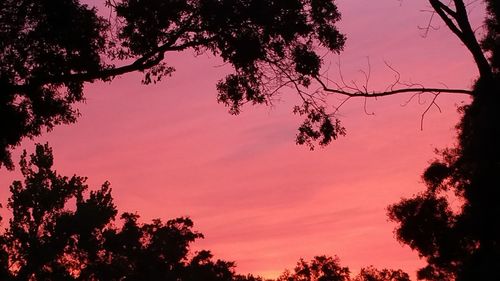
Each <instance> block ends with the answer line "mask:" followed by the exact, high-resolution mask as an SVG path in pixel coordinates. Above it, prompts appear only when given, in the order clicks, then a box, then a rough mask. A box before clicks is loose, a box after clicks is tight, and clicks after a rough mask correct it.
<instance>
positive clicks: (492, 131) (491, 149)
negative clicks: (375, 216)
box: [389, 0, 500, 281]
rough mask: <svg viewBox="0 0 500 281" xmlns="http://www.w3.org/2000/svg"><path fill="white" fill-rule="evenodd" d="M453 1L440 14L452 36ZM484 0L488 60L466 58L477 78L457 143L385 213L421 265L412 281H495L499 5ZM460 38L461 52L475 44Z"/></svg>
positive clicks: (499, 255) (499, 191)
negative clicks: (420, 184) (421, 185)
mask: <svg viewBox="0 0 500 281" xmlns="http://www.w3.org/2000/svg"><path fill="white" fill-rule="evenodd" d="M431 2H436V1H431ZM455 2H456V3H455V6H456V13H452V12H448V11H445V12H446V14H447V15H449V16H450V17H451V16H454V17H455V19H456V20H457V22H458V26H459V27H460V29H458V28H459V27H456V28H457V30H455V31H454V32H455V33H456V34H459V35H460V34H462V33H460V32H463V28H464V27H463V26H466V23H464V21H468V19H467V15H466V13H464V12H460V11H461V9H463V7H461V6H460V5H459V4H461V3H462V4H463V2H462V1H455ZM485 2H486V5H487V11H488V14H487V18H486V26H487V28H488V30H487V31H488V33H487V36H486V37H485V39H484V40H483V41H482V45H483V48H484V50H485V51H487V52H488V53H487V54H488V57H489V60H487V59H486V56H484V55H483V59H484V61H486V64H484V63H483V62H482V61H483V59H481V58H480V57H479V54H476V55H474V58H475V61H476V64H477V65H478V69H479V70H480V76H479V78H478V79H477V82H476V84H475V86H474V89H473V100H472V103H471V104H470V105H466V106H463V107H462V108H460V111H461V112H462V114H463V116H462V119H461V122H460V123H459V124H458V125H457V131H458V143H457V144H456V146H454V147H452V148H448V149H444V150H442V151H440V152H439V153H438V156H439V157H438V158H437V159H436V160H435V161H433V162H432V163H431V164H430V166H429V167H428V168H427V170H426V171H425V172H424V174H423V180H424V182H425V184H426V186H427V188H426V190H425V191H424V192H422V193H420V194H418V195H416V196H414V197H413V198H409V199H403V200H402V201H401V202H400V203H398V204H395V205H393V206H391V207H390V208H389V216H390V218H391V219H392V220H394V221H396V222H398V223H399V226H398V228H397V230H396V235H397V238H398V239H399V240H400V241H401V242H403V243H405V244H408V245H409V246H410V247H411V248H412V249H415V250H417V251H418V253H419V254H420V256H422V257H424V258H425V259H426V260H427V262H428V265H427V266H426V267H424V268H422V269H421V270H420V271H419V272H418V277H419V278H420V279H427V280H460V281H461V280H500V272H499V271H498V268H500V228H499V227H498V225H499V222H500V221H499V218H500V204H498V200H499V199H500V186H499V181H498V176H499V175H500V146H499V144H500V123H499V122H498V121H499V120H500V111H499V110H498V108H499V106H500V96H499V95H500V73H499V71H500V68H499V62H498V57H499V54H500V29H499V28H500V4H499V2H498V1H494V0H488V1H485ZM436 5H437V4H436ZM460 13H462V14H461V16H460ZM447 24H448V23H447ZM452 30H453V29H452ZM464 33H465V32H464ZM460 39H462V41H463V42H468V41H472V40H474V42H475V43H474V42H468V43H467V44H466V46H467V47H468V48H469V46H474V44H477V45H479V44H478V43H477V41H475V38H474V37H466V36H463V38H460ZM472 49H473V48H472V47H470V48H469V50H471V52H473V51H472Z"/></svg>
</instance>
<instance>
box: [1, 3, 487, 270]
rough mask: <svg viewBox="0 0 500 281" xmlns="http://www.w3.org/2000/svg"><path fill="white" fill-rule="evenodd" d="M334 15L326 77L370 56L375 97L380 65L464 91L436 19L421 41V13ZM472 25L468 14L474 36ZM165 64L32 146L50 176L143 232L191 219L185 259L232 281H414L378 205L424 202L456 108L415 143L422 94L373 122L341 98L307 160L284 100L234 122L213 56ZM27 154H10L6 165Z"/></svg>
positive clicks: (392, 103)
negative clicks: (333, 129) (50, 154)
mask: <svg viewBox="0 0 500 281" xmlns="http://www.w3.org/2000/svg"><path fill="white" fill-rule="evenodd" d="M87 2H90V1H87ZM94 2H96V3H97V2H100V1H97V0H96V1H94ZM336 3H337V4H338V6H339V9H340V11H341V13H342V15H343V18H342V21H341V22H340V23H339V27H340V29H341V31H342V32H344V33H345V34H346V35H347V38H348V41H347V43H346V46H345V51H344V52H343V53H342V54H341V55H340V56H337V55H330V56H328V57H327V58H326V60H327V61H330V62H331V66H330V70H329V74H328V76H329V77H330V78H331V79H333V80H335V79H338V76H339V75H338V68H337V66H336V65H335V64H336V63H337V62H338V61H340V62H341V68H342V72H343V75H344V77H346V78H347V79H348V80H352V79H360V80H361V79H362V76H361V75H360V72H359V71H358V70H359V69H366V63H367V57H369V60H370V62H371V71H372V78H371V81H370V84H371V86H372V87H373V89H384V88H385V87H386V86H387V85H389V84H390V83H391V82H392V81H393V73H392V72H390V71H389V70H388V68H387V67H386V66H385V64H384V61H387V62H388V63H390V65H392V66H393V67H394V68H396V69H397V70H398V71H399V72H400V73H401V74H402V77H403V79H405V80H407V81H409V80H411V81H413V82H421V83H423V84H425V85H428V86H436V87H445V86H443V85H446V86H449V87H450V88H469V87H470V85H471V84H472V83H473V79H474V77H475V76H476V73H477V71H476V69H475V68H474V64H473V62H472V58H471V57H470V55H469V54H468V52H467V51H466V49H465V47H463V46H462V44H461V43H460V42H459V41H458V39H456V38H455V37H454V36H453V35H452V34H450V32H449V31H448V30H447V29H446V27H445V26H444V25H443V24H442V23H441V22H440V21H439V20H438V19H436V20H435V21H434V26H435V27H439V29H437V30H433V31H431V33H430V34H429V36H427V37H426V38H423V37H422V34H423V31H422V30H420V29H419V28H418V27H419V26H426V25H427V23H428V21H429V17H430V16H431V14H430V13H428V12H425V11H423V10H426V9H429V8H428V6H427V1H424V0H419V1H415V0H413V1H398V0H377V1H373V0H342V1H336ZM482 15H483V12H482V8H481V7H480V6H478V7H475V8H474V7H473V10H472V11H471V17H472V19H473V22H474V23H476V26H478V25H479V23H480V19H481V17H482ZM167 61H168V62H169V63H170V65H171V66H174V67H175V68H176V69H177V71H176V72H175V73H174V74H173V76H172V77H167V78H165V79H164V80H163V81H162V82H161V83H159V84H156V85H153V86H143V85H141V84H140V80H141V75H140V74H130V75H126V76H123V77H120V78H117V79H116V80H114V81H113V82H112V83H96V84H92V85H90V84H89V85H87V86H86V94H87V95H86V97H87V101H86V103H84V104H81V105H79V109H80V111H81V114H82V116H81V118H80V119H79V120H78V122H77V123H76V124H72V125H65V126H59V127H56V128H55V129H54V130H53V131H52V132H50V133H47V134H44V135H43V136H42V137H39V138H36V139H35V140H34V141H35V142H42V143H44V142H49V144H50V145H51V146H52V147H53V149H54V154H55V167H56V170H57V171H58V172H59V173H60V174H63V175H68V176H69V175H73V174H77V175H81V176H87V177H88V178H89V179H88V183H89V185H90V187H91V188H97V187H98V186H100V185H101V184H102V183H103V182H104V181H106V180H108V181H110V182H111V186H112V188H113V194H114V198H115V202H116V205H117V206H118V208H119V210H120V211H132V212H137V213H138V214H139V215H141V218H142V220H143V221H149V220H150V219H153V218H162V219H165V220H167V219H170V218H174V217H177V216H190V217H191V218H192V219H193V220H194V222H195V229H196V230H198V231H200V232H202V233H203V234H204V235H205V239H203V240H202V241H199V242H197V243H196V245H195V248H196V249H200V248H206V249H210V250H212V252H213V253H214V255H215V256H216V257H217V258H222V259H226V260H233V261H235V262H236V264H237V272H239V273H252V274H257V275H262V276H265V277H276V276H277V275H279V273H281V272H282V271H283V270H284V269H285V268H293V266H294V265H295V263H296V262H297V260H298V259H299V258H301V257H303V258H305V259H311V258H312V257H313V256H315V255H337V256H338V257H339V258H340V260H341V263H342V265H344V266H349V267H350V268H351V270H352V271H353V272H357V271H358V270H359V268H361V267H363V266H368V265H374V266H375V267H379V268H383V267H387V268H401V269H404V270H405V271H407V272H408V273H410V274H411V275H414V273H415V270H416V269H417V268H418V267H419V266H421V265H422V264H423V263H422V261H420V260H419V259H418V255H417V253H416V252H412V251H411V250H410V249H409V248H408V247H406V246H403V245H401V244H399V243H398V242H397V241H396V240H395V238H394V234H393V229H394V227H395V224H393V223H391V222H388V219H387V216H386V207H387V206H388V205H389V204H392V203H396V202H397V201H398V200H399V198H401V197H404V196H411V195H412V194H414V193H417V192H419V191H420V190H423V187H424V186H423V184H422V183H421V180H420V174H421V173H422V171H423V170H424V169H425V167H426V165H427V163H428V162H429V161H430V160H432V158H433V157H434V154H433V150H434V149H435V148H444V147H446V146H447V145H450V144H452V143H453V141H454V136H455V131H454V128H453V127H454V125H455V124H456V123H457V122H458V114H457V112H456V107H457V105H460V104H461V103H462V102H467V101H468V99H467V97H465V96H453V95H450V94H443V95H441V96H440V97H439V98H438V99H437V103H438V104H439V106H440V107H441V109H442V112H441V113H439V111H438V110H437V109H436V108H433V109H432V110H431V111H430V112H429V113H428V114H426V115H425V118H424V128H423V131H422V130H420V121H421V115H422V113H423V112H424V111H425V109H426V108H427V106H428V104H429V102H430V100H431V97H430V96H422V97H421V99H420V100H418V99H414V100H412V101H411V102H410V103H409V104H408V105H406V106H402V105H403V104H404V103H405V102H406V101H407V100H408V98H409V96H405V95H402V96H398V97H389V98H380V99H377V100H368V101H367V111H368V113H371V112H373V113H374V115H368V114H366V113H365V110H364V106H363V102H364V101H363V100H362V99H359V100H351V101H349V102H348V103H346V104H345V105H344V106H343V107H342V108H341V110H340V112H339V117H340V118H341V120H342V122H343V125H344V126H345V127H346V129H347V136H346V137H342V138H340V139H339V140H337V141H335V142H333V143H332V144H331V145H329V146H328V147H326V148H318V149H316V150H315V151H309V149H308V148H307V147H302V146H297V145H295V135H296V132H297V127H298V126H299V125H300V122H301V119H300V117H297V116H294V115H293V114H292V107H293V106H294V105H295V102H297V97H296V96H294V93H293V91H291V90H290V91H289V92H286V91H285V92H284V93H283V95H281V96H280V100H279V101H276V102H275V104H273V106H272V107H266V106H254V107H252V106H248V107H245V108H244V110H243V112H242V113H241V114H240V115H239V116H232V115H229V114H228V113H227V109H226V108H224V106H223V105H221V104H217V101H216V94H217V93H216V89H215V84H216V83H217V81H218V80H219V79H221V78H223V77H224V75H225V74H226V73H227V72H228V67H227V66H225V65H224V64H223V62H222V61H221V60H220V59H219V58H216V57H213V56H212V55H201V56H198V57H195V56H194V55H193V53H192V52H184V53H172V54H169V55H167ZM328 65H329V63H327V65H326V67H328ZM333 101H335V102H336V104H338V103H340V102H341V100H337V99H336V98H335V99H333ZM33 143H34V142H33V141H25V142H24V143H23V145H22V146H21V148H19V149H17V150H16V152H15V155H14V159H15V161H16V162H17V161H18V160H19V154H20V153H21V151H22V149H26V150H28V151H29V152H31V151H33V148H34V146H33ZM19 178H20V175H19V171H18V170H16V171H15V172H7V171H6V170H5V169H2V170H0V184H1V186H2V187H1V188H0V196H1V198H2V200H1V202H2V205H3V206H5V203H6V198H7V197H8V186H9V184H10V183H11V182H12V180H14V179H19ZM4 212H5V210H3V211H2V213H4ZM4 223H5V222H4Z"/></svg>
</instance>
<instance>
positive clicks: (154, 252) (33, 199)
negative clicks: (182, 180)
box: [0, 145, 243, 281]
mask: <svg viewBox="0 0 500 281" xmlns="http://www.w3.org/2000/svg"><path fill="white" fill-rule="evenodd" d="M52 165H53V157H52V151H51V149H50V148H49V147H48V145H37V147H36V153H35V154H33V155H31V156H30V157H28V156H27V155H26V152H25V153H24V155H23V156H22V159H21V162H20V166H21V171H22V173H23V175H24V177H25V180H24V183H22V182H20V181H15V182H14V183H13V184H12V185H11V187H10V190H11V193H12V195H11V197H10V198H9V203H8V208H9V209H10V210H11V211H12V218H11V219H10V221H9V227H8V228H7V229H6V231H5V233H3V234H2V235H0V266H1V268H0V278H1V280H111V281H112V280H125V279H126V280H186V281H195V280H213V281H226V280H227V281H229V280H233V278H236V277H235V274H234V271H233V270H232V268H233V266H234V265H233V263H230V262H226V261H222V260H213V258H212V255H211V253H210V252H208V251H199V252H195V253H193V252H192V251H190V244H191V243H193V242H194V241H195V240H197V239H199V238H202V237H203V236H202V234H201V233H199V232H196V231H193V230H192V228H193V222H192V221H191V220H190V219H189V218H177V219H173V220H169V221H167V222H165V223H164V222H162V221H161V220H159V219H157V220H154V221H153V222H151V223H145V224H141V223H139V222H138V219H139V216H138V215H136V214H131V213H124V214H122V215H121V222H120V223H119V224H120V225H121V227H116V226H115V225H114V223H113V222H114V220H115V217H116V214H117V210H116V207H115V205H114V203H113V198H112V196H111V188H110V187H109V183H104V184H103V185H102V186H101V188H99V189H98V190H96V191H91V192H90V193H89V194H88V196H86V190H87V189H88V186H87V185H86V184H85V180H86V179H85V178H82V177H78V176H73V177H71V178H68V177H64V176H60V175H58V174H57V173H56V172H55V171H54V170H52ZM242 278H243V277H242ZM242 280H243V279H242Z"/></svg>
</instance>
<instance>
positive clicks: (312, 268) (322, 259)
mask: <svg viewBox="0 0 500 281" xmlns="http://www.w3.org/2000/svg"><path fill="white" fill-rule="evenodd" d="M276 281H410V277H409V276H408V274H406V273H405V272H403V271H401V270H390V269H382V270H378V269H376V268H374V267H367V268H362V269H361V271H360V273H359V274H358V275H357V276H355V277H351V275H350V271H349V268H348V267H343V266H341V265H340V260H339V258H338V257H329V256H316V257H314V258H313V259H312V260H311V261H309V262H307V261H305V260H303V259H301V260H300V261H299V262H298V263H297V266H296V267H295V268H294V271H293V272H291V271H288V270H287V271H285V272H283V274H282V275H281V276H280V277H278V279H277V280H276Z"/></svg>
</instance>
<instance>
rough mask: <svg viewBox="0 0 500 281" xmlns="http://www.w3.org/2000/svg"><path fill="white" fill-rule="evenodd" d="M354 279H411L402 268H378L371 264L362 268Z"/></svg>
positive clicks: (400, 280) (394, 280) (361, 280)
mask: <svg viewBox="0 0 500 281" xmlns="http://www.w3.org/2000/svg"><path fill="white" fill-rule="evenodd" d="M354 281H410V276H408V274H407V273H406V272H403V271H402V270H391V269H382V270H378V269H376V268H374V267H372V266H370V267H366V268H362V269H361V271H360V273H359V274H358V275H357V276H356V278H354Z"/></svg>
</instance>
